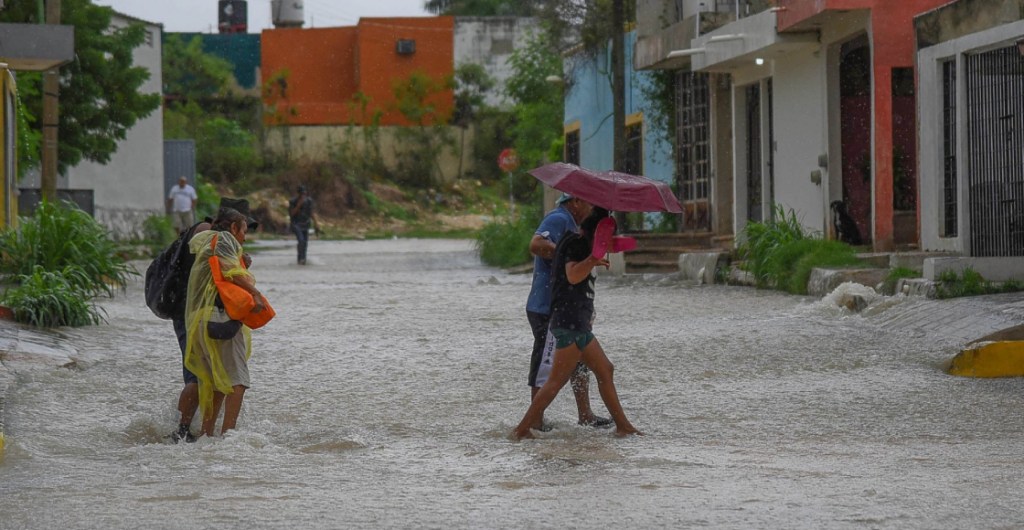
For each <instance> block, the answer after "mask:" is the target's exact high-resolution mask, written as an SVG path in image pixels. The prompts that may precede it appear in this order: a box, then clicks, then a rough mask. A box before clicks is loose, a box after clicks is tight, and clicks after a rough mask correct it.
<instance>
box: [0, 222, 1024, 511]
mask: <svg viewBox="0 0 1024 530" xmlns="http://www.w3.org/2000/svg"><path fill="white" fill-rule="evenodd" d="M253 270H254V272H255V274H256V276H257V280H258V282H259V284H260V286H261V289H262V290H263V292H264V293H266V294H267V296H268V297H269V298H270V299H271V301H272V303H273V304H274V306H275V308H276V310H277V312H278V317H277V318H276V319H275V320H274V321H273V322H272V323H271V324H270V325H268V326H267V327H266V328H265V329H263V330H258V331H256V332H254V334H253V343H254V353H253V357H252V360H251V364H250V366H251V371H252V378H253V388H252V389H251V390H250V391H249V392H247V393H246V397H245V405H244V408H243V412H242V416H241V418H240V420H239V429H238V430H237V431H234V432H231V433H229V435H228V436H226V437H224V438H214V439H201V440H200V441H199V442H198V443H195V444H182V445H171V444H168V443H166V442H165V441H164V440H163V436H164V435H165V434H167V433H169V432H170V431H171V430H172V429H173V428H174V425H175V422H176V418H177V416H176V410H175V403H176V399H177V395H178V391H179V390H180V362H179V353H178V350H177V345H176V343H175V339H174V335H173V331H172V329H171V325H170V322H167V321H162V320H159V319H157V318H155V317H154V316H152V314H150V312H149V311H148V310H147V309H146V308H145V305H144V303H143V297H142V292H141V284H133V285H131V286H130V287H129V289H128V291H127V293H126V294H125V295H119V296H118V297H117V298H115V299H113V300H106V301H104V303H103V305H104V307H105V308H106V311H107V312H108V315H109V321H110V323H109V325H104V326H98V327H91V328H83V329H72V330H61V331H60V333H61V334H62V335H63V336H65V337H66V339H67V340H68V341H69V342H68V344H70V345H73V346H74V348H76V349H77V352H78V353H77V354H76V357H77V360H78V362H77V363H76V365H75V367H74V368H47V367H39V368H37V369H31V370H19V372H18V374H17V380H16V383H15V384H14V385H13V386H12V388H11V389H10V392H9V395H8V396H7V405H6V412H5V417H4V420H5V424H6V431H7V435H8V448H7V454H6V458H5V459H4V461H3V462H2V464H0V528H5V529H6V528H104V529H113V528H212V527H222V528H243V527H244V528H283V527H284V528H368V527H369V528H376V527H382V528H442V527H443V528H449V527H455V528H567V527H568V528H584V527H613V526H620V527H629V528H645V527H677V528H689V527H712V528H808V529H817V528H900V529H905V528H922V529H935V528H968V527H971V528H982V527H984V528H996V527H1006V528H1009V527H1021V526H1022V525H1024V509H1022V507H1021V499H1020V492H1021V489H1020V473H1021V472H1020V468H1021V467H1022V466H1024V455H1022V452H1024V443H1022V441H1021V440H1022V433H1024V414H1021V410H1022V408H1024V407H1022V406H1024V392H1022V391H1024V381H1021V380H1019V379H1006V380H977V379H963V378H954V377H950V376H947V375H945V374H944V373H943V372H942V371H941V369H940V365H941V363H942V362H943V361H945V360H947V359H949V358H950V357H951V356H952V355H953V354H954V353H955V352H956V350H957V346H958V345H957V344H953V343H950V342H949V341H944V340H941V339H935V338H929V337H926V336H924V337H923V336H913V335H912V334H909V333H901V332H900V331H899V330H894V329H890V328H886V327H882V326H881V325H879V323H878V322H879V320H880V319H878V318H877V317H871V316H861V315H847V314H846V313H844V311H842V310H839V309H837V307H836V306H835V305H834V304H832V303H830V302H829V301H828V300H824V301H821V300H816V299H810V298H803V297H794V296H788V295H783V294H779V293H776V292H769V291H758V290H755V289H750V288H742V287H724V286H692V285H688V284H685V283H682V282H679V281H676V280H673V279H671V278H670V277H658V276H647V277H629V278H626V279H614V278H610V277H603V278H601V279H600V280H599V281H598V287H597V300H596V305H597V312H598V316H597V322H596V324H595V332H596V334H597V336H598V337H599V339H600V340H601V342H602V344H603V345H604V347H605V349H606V351H607V352H608V354H609V357H610V358H611V359H612V360H613V362H615V363H616V383H617V386H618V389H619V394H620V396H621V398H622V401H623V405H624V407H625V410H626V413H627V414H628V415H629V417H630V418H631V419H632V421H633V423H634V424H635V425H636V426H637V427H639V428H640V429H642V430H643V431H645V432H646V433H647V435H646V436H643V437H630V438H624V439H620V438H616V437H614V436H612V434H611V433H610V432H609V431H607V430H594V429H590V428H586V427H580V426H577V425H576V423H575V408H574V405H573V401H572V398H571V394H570V393H569V392H568V391H565V392H563V395H560V396H559V397H558V398H557V399H556V401H555V403H554V404H553V406H552V409H550V410H549V412H548V414H547V420H548V421H550V422H552V423H553V424H554V425H555V429H554V430H553V431H551V432H549V433H544V434H541V435H540V438H539V439H537V440H528V441H522V442H512V441H510V440H509V439H508V433H509V431H510V430H511V428H512V427H513V425H515V423H517V422H518V420H519V419H520V417H521V415H522V414H523V412H524V411H525V409H526V406H527V399H528V389H527V387H526V386H525V378H526V370H527V362H528V361H527V359H528V355H529V353H528V350H529V347H530V344H531V341H532V338H531V336H530V331H529V326H528V323H527V321H526V317H525V314H524V309H523V306H524V303H525V299H526V294H527V291H528V289H529V276H527V275H508V274H505V273H504V272H503V271H500V270H496V269H491V268H487V267H483V266H481V265H480V264H479V261H478V259H477V258H476V255H475V253H474V252H473V249H472V244H471V243H469V242H462V241H409V240H398V241H365V242H321V241H313V242H312V244H311V246H310V265H308V266H306V267H299V266H297V265H295V264H294V249H293V248H292V247H291V246H287V247H285V246H277V247H276V248H271V249H270V250H266V251H262V252H258V253H257V254H256V255H255V264H254V268H253ZM897 303H898V302H897ZM883 312H884V310H883ZM591 390H592V396H593V402H594V406H595V408H596V410H598V411H602V412H603V407H602V406H601V404H600V402H599V397H598V394H597V389H596V384H594V383H592V385H591Z"/></svg>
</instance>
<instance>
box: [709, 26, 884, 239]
mask: <svg viewBox="0 0 1024 530" xmlns="http://www.w3.org/2000/svg"><path fill="white" fill-rule="evenodd" d="M868 23H869V19H868V17H867V15H866V14H864V13H849V14H847V15H844V16H841V17H837V18H836V19H834V20H830V21H829V22H828V23H827V24H826V25H825V27H823V28H822V30H821V42H820V44H819V45H818V46H816V47H793V48H792V49H790V50H788V51H785V52H784V53H772V54H769V56H768V58H767V59H765V63H764V64H763V65H757V64H756V63H754V62H753V61H749V62H744V63H742V64H741V65H740V66H739V67H738V68H736V69H734V70H732V71H731V74H732V80H733V130H734V131H735V134H734V135H733V153H734V157H733V160H734V167H735V168H736V171H735V175H736V176H735V180H734V192H733V199H734V201H735V202H734V204H735V213H734V222H733V226H734V229H735V230H736V233H737V234H739V233H740V232H741V231H742V230H743V227H744V226H746V219H747V211H746V204H747V197H746V194H747V191H746V178H747V175H746V172H747V146H746V137H747V130H746V129H747V125H746V120H747V117H746V96H745V94H744V89H745V87H747V86H749V85H751V84H753V83H761V85H762V90H761V94H762V109H766V108H767V105H768V101H767V92H766V90H765V81H766V80H767V79H771V80H772V84H773V87H772V100H773V101H772V108H771V112H772V117H773V138H774V145H769V144H767V143H766V142H767V135H768V126H767V123H766V121H764V120H762V122H761V123H762V136H763V137H764V140H765V142H764V143H762V158H763V160H762V165H763V166H764V167H763V168H762V169H763V173H764V181H763V185H762V189H763V192H764V193H763V199H764V200H763V203H764V208H765V215H769V214H770V210H769V209H770V208H771V203H770V200H771V190H769V189H768V186H769V182H768V178H767V171H768V169H767V167H766V164H767V156H768V154H769V152H768V150H769V149H774V153H773V155H774V157H773V163H774V180H775V182H774V200H775V202H776V203H777V204H779V205H781V206H782V207H783V208H784V209H785V210H786V211H787V212H788V211H789V210H790V209H792V210H793V211H794V212H795V213H796V217H797V219H798V220H799V221H800V223H801V224H802V225H803V226H804V228H805V229H807V230H809V231H812V232H816V233H818V234H820V235H822V236H828V234H829V229H830V225H831V212H830V210H829V203H830V202H831V200H834V199H836V198H840V197H842V174H841V164H840V160H841V157H842V149H841V146H840V136H839V130H840V129H839V85H838V60H839V57H838V47H837V46H835V44H836V43H839V42H842V41H845V40H847V39H849V38H850V37H852V36H855V35H857V34H859V33H862V32H864V31H865V30H866V29H867V26H868ZM734 26H735V27H734ZM739 28H740V26H739V25H738V23H734V24H730V25H729V26H726V27H724V28H720V29H719V30H718V31H719V32H722V33H737V34H738V33H743V34H744V35H746V37H745V42H748V43H749V42H763V43H771V42H772V41H771V39H770V38H769V36H767V35H761V34H760V33H757V34H751V33H750V32H751V31H754V30H755V29H757V31H761V32H763V31H767V30H764V29H759V28H760V26H759V27H758V28H754V27H753V26H751V25H750V23H749V22H748V24H747V26H745V28H746V32H744V31H740V29H739ZM729 42H731V41H729ZM735 45H738V44H735ZM735 45H734V46H735ZM747 51H748V52H750V51H752V50H750V49H749V47H748V49H747ZM753 52H754V54H756V49H755V50H753ZM821 155H825V156H826V157H827V162H828V164H827V165H826V166H825V167H820V166H819V156H821ZM830 169H831V171H830ZM815 170H819V171H821V181H820V183H814V182H812V181H811V173H812V172H813V171H815ZM764 218H767V217H766V216H765V217H764Z"/></svg>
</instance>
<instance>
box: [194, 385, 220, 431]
mask: <svg viewBox="0 0 1024 530" xmlns="http://www.w3.org/2000/svg"><path fill="white" fill-rule="evenodd" d="M223 401H224V394H221V393H220V392H217V391H214V393H213V405H211V406H210V410H208V411H204V413H203V430H202V432H200V433H199V435H200V436H213V429H214V427H216V425H217V416H220V404H221V402H223Z"/></svg>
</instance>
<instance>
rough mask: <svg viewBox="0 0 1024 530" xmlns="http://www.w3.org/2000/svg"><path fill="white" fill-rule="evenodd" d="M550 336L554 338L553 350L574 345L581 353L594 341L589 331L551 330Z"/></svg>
mask: <svg viewBox="0 0 1024 530" xmlns="http://www.w3.org/2000/svg"><path fill="white" fill-rule="evenodd" d="M551 334H552V335H554V336H555V348H556V349H559V350H561V349H562V348H568V347H569V346H571V345H573V344H575V345H576V347H577V348H579V349H580V351H583V349H584V348H586V347H587V344H590V343H591V342H592V341H593V340H594V334H593V333H591V332H589V331H579V330H575V329H561V328H558V329H552V330H551Z"/></svg>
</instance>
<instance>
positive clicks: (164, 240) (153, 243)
mask: <svg viewBox="0 0 1024 530" xmlns="http://www.w3.org/2000/svg"><path fill="white" fill-rule="evenodd" d="M177 236H178V234H177V232H175V230H174V226H172V223H171V220H170V218H168V217H167V216H166V215H151V216H149V217H147V218H146V220H145V221H143V222H142V238H143V242H144V243H146V244H147V245H149V246H150V248H153V249H162V248H164V247H166V246H167V245H170V244H171V241H174V240H175V238H177Z"/></svg>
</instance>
